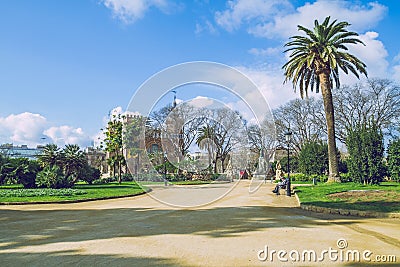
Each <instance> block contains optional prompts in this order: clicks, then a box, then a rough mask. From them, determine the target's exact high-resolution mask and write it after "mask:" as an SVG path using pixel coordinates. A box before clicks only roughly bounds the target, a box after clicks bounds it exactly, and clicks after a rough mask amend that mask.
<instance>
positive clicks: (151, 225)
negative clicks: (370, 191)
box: [0, 181, 400, 266]
mask: <svg viewBox="0 0 400 267" xmlns="http://www.w3.org/2000/svg"><path fill="white" fill-rule="evenodd" d="M229 186H231V184H219V185H215V186H213V187H212V188H202V187H196V186H195V187H193V186H192V187H181V188H168V189H165V188H155V189H154V192H153V193H154V196H155V197H157V198H159V199H163V200H168V201H172V202H174V201H175V202H179V203H189V204H190V203H191V204H193V203H200V202H201V201H200V202H198V201H199V199H201V198H204V199H207V198H209V197H210V194H214V193H215V192H218V190H220V191H221V192H224V191H226V190H227V188H228V187H229ZM248 186H249V182H248V181H242V182H240V183H239V184H238V185H237V186H236V187H235V188H234V189H233V190H232V191H231V192H229V193H228V194H227V195H226V196H225V197H224V198H222V199H220V200H218V201H216V202H213V203H211V204H209V205H204V206H202V207H198V208H187V209H182V208H177V207H171V206H168V205H165V204H163V203H160V202H158V201H157V200H155V199H154V198H152V197H149V196H147V195H143V196H139V197H133V198H125V199H114V200H104V201H95V202H86V203H76V204H62V205H50V204H49V205H24V206H0V265H1V266H94V265H95V266H274V265H275V266H285V265H287V266H293V265H295V266H310V265H315V266H321V265H336V266H345V265H349V266H354V262H353V261H347V260H346V257H347V256H346V253H348V251H349V250H352V251H356V250H357V251H359V252H360V253H363V252H364V251H365V250H369V251H371V253H372V254H370V255H369V256H368V255H367V256H368V257H367V258H369V259H371V260H376V259H377V258H376V256H378V255H384V256H386V255H395V256H396V260H397V264H400V222H399V220H398V219H384V220H383V219H366V218H351V217H340V216H327V215H316V214H312V213H308V212H306V211H303V210H300V209H298V208H296V206H297V202H296V201H295V198H294V197H291V198H289V197H286V196H285V195H281V196H275V195H274V194H272V193H271V190H272V185H271V184H268V183H267V184H265V185H263V186H262V187H261V188H260V189H259V190H258V191H256V192H255V193H253V194H250V193H249V187H248ZM207 190H209V191H207ZM213 190H214V192H212V191H213ZM210 192H212V193H210ZM339 239H342V240H341V242H340V246H342V245H343V244H346V243H347V247H342V249H339V248H338V245H337V241H338V240H339ZM266 249H268V251H267V253H264V251H266ZM272 250H276V251H279V250H282V251H286V254H285V255H283V254H284V252H281V253H282V254H281V259H279V258H278V252H275V253H273V254H272V256H273V258H272V259H271V251H272ZM323 250H331V252H330V253H333V254H332V255H328V253H326V254H323V255H322V256H323V257H324V259H323V260H322V261H320V262H318V258H322V256H321V253H322V252H323ZM333 250H337V251H338V252H337V256H338V259H337V260H335V255H336V254H335V253H334V252H332V251H333ZM296 251H298V255H299V259H298V260H297V261H296V262H292V261H291V260H290V256H289V254H290V253H291V257H292V258H293V259H295V260H296V257H297V254H296V253H297V252H296ZM304 251H306V252H305V257H306V259H305V260H304V261H303V260H302V254H303V253H304ZM311 251H315V252H316V262H315V261H314V259H313V255H312V252H311ZM350 252H351V251H350ZM266 254H267V255H268V258H267V259H265V261H262V260H260V259H263V258H265V255H266ZM308 254H310V255H311V261H309V260H308V256H309V255H308ZM341 254H342V255H343V257H342V261H341V259H340V256H341ZM350 254H351V253H350ZM367 254H368V253H367ZM360 255H361V254H360ZM329 256H331V258H333V260H331V259H330V258H329ZM350 256H351V255H350ZM350 256H349V257H348V258H349V259H352V257H350ZM361 257H362V255H361ZM259 258H260V259H259ZM386 258H388V257H386ZM285 259H288V262H285V261H284V260H285ZM360 260H361V263H362V264H363V265H365V263H366V262H365V260H363V259H362V258H361V259H360ZM361 263H360V264H361ZM371 263H372V262H371ZM360 266H362V265H360Z"/></svg>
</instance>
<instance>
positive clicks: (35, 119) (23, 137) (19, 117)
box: [0, 112, 47, 146]
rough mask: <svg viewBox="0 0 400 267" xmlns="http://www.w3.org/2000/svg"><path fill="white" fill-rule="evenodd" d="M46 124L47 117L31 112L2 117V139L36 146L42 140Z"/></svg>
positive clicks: (0, 130) (0, 120) (0, 136)
mask: <svg viewBox="0 0 400 267" xmlns="http://www.w3.org/2000/svg"><path fill="white" fill-rule="evenodd" d="M46 125H47V120H46V118H45V117H43V116H42V115H40V114H33V113H30V112H24V113H20V114H16V115H15V114H11V115H9V116H7V117H5V118H1V117H0V138H1V140H0V141H1V142H2V143H14V144H26V145H34V146H36V145H37V144H38V143H40V142H41V138H42V137H43V131H44V130H45V129H46Z"/></svg>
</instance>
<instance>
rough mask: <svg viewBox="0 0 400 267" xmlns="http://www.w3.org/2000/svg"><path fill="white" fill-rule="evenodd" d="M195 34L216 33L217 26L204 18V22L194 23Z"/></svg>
mask: <svg viewBox="0 0 400 267" xmlns="http://www.w3.org/2000/svg"><path fill="white" fill-rule="evenodd" d="M194 32H195V34H201V33H203V32H208V33H211V34H218V30H217V28H215V26H214V25H213V24H212V23H211V22H210V21H209V20H206V21H205V22H204V23H196V29H195V31H194Z"/></svg>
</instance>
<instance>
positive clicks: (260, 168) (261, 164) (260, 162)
mask: <svg viewBox="0 0 400 267" xmlns="http://www.w3.org/2000/svg"><path fill="white" fill-rule="evenodd" d="M266 171H267V168H266V166H265V159H264V155H263V150H261V151H260V156H259V157H258V166H257V171H256V174H265V173H266Z"/></svg>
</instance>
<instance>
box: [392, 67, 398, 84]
mask: <svg viewBox="0 0 400 267" xmlns="http://www.w3.org/2000/svg"><path fill="white" fill-rule="evenodd" d="M393 79H394V80H396V82H399V83H400V65H395V66H393Z"/></svg>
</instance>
